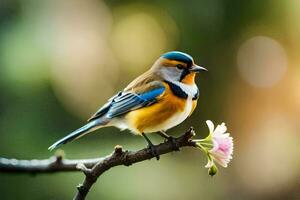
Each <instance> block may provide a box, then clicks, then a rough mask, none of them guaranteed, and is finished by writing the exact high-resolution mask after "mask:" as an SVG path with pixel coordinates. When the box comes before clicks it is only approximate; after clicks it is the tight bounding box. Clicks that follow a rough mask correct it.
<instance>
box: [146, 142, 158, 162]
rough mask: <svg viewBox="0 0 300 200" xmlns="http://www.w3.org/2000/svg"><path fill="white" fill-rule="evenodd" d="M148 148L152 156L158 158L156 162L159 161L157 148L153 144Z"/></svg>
mask: <svg viewBox="0 0 300 200" xmlns="http://www.w3.org/2000/svg"><path fill="white" fill-rule="evenodd" d="M148 148H149V150H150V151H151V154H152V155H153V156H154V157H155V158H156V160H159V158H160V156H159V155H158V153H157V151H156V148H155V146H154V145H153V144H149V145H148Z"/></svg>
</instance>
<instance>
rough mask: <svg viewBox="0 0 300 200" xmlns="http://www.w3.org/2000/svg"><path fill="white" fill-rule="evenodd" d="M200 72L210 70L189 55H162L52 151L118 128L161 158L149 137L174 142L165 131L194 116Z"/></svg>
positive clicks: (174, 53)
mask: <svg viewBox="0 0 300 200" xmlns="http://www.w3.org/2000/svg"><path fill="white" fill-rule="evenodd" d="M200 71H207V70H206V69H205V68H204V67H200V66H198V65H196V64H195V63H194V60H193V58H192V57H191V56H190V55H188V54H186V53H182V52H179V51H171V52H168V53H165V54H163V55H162V56H161V57H160V58H159V59H158V60H157V61H156V62H155V63H154V64H153V66H152V67H151V68H150V69H149V70H148V71H146V72H145V73H144V74H142V75H141V76H139V77H137V78H136V79H135V80H133V81H132V82H131V83H130V84H129V85H128V86H127V87H126V88H125V89H124V90H123V91H120V92H118V93H117V94H116V95H115V96H113V97H112V98H110V99H109V100H108V102H107V103H106V104H105V105H103V106H102V107H101V108H100V109H99V110H98V111H97V112H96V113H95V114H94V115H93V116H92V117H91V118H90V119H89V120H88V123H87V124H86V125H84V126H83V127H81V128H79V129H77V130H75V131H74V132H72V133H70V134H69V135H67V136H66V137H64V138H62V139H60V140H58V141H57V142H55V143H54V144H53V145H51V146H50V147H49V150H52V149H54V148H56V147H58V146H60V145H62V144H66V143H67V142H70V141H73V140H75V139H78V138H80V137H82V136H83V135H85V134H87V133H89V132H92V131H94V130H96V129H99V128H102V127H108V126H115V127H117V128H119V129H121V130H124V129H129V130H130V131H132V132H133V133H134V134H136V135H141V136H143V137H144V138H145V139H146V141H147V143H148V146H149V148H150V150H151V152H152V154H153V155H154V156H156V158H157V159H159V156H158V155H157V153H156V150H155V147H154V145H153V143H152V142H151V141H150V139H149V138H148V137H147V136H146V134H148V133H158V134H159V135H161V136H162V137H164V138H166V139H168V140H171V142H172V141H173V140H174V138H173V137H172V136H169V135H167V134H166V133H165V131H166V130H168V129H170V128H172V127H174V126H176V125H178V124H180V123H182V122H183V121H184V120H185V119H186V118H187V117H189V116H190V115H191V114H192V113H193V111H194V109H195V107H196V105H197V100H198V96H199V90H198V87H197V85H196V84H195V76H196V73H197V72H200ZM173 144H175V143H174V142H173ZM174 148H177V147H176V146H174Z"/></svg>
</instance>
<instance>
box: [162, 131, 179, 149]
mask: <svg viewBox="0 0 300 200" xmlns="http://www.w3.org/2000/svg"><path fill="white" fill-rule="evenodd" d="M157 133H158V135H160V136H161V137H163V138H165V139H167V140H168V141H170V142H171V143H172V147H173V150H175V151H179V150H180V149H179V147H178V145H177V143H176V141H175V138H174V137H172V136H170V135H168V134H167V133H166V132H164V131H159V132H157Z"/></svg>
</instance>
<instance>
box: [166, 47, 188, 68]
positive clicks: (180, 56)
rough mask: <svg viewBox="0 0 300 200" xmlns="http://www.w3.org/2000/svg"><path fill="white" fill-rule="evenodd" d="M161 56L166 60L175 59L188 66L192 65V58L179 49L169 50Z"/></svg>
mask: <svg viewBox="0 0 300 200" xmlns="http://www.w3.org/2000/svg"><path fill="white" fill-rule="evenodd" d="M161 57H162V58H165V59H168V60H176V61H179V62H183V63H186V64H187V65H189V66H192V65H193V63H194V59H193V58H192V56H190V55H189V54H186V53H183V52H180V51H170V52H167V53H165V54H163V55H162V56H161Z"/></svg>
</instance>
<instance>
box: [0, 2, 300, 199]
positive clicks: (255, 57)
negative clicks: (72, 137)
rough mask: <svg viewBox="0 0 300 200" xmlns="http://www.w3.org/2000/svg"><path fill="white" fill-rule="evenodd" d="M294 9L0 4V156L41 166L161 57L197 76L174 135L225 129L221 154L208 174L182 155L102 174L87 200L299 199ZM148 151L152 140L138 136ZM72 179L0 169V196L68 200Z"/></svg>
mask: <svg viewBox="0 0 300 200" xmlns="http://www.w3.org/2000/svg"><path fill="white" fill-rule="evenodd" d="M299 9H300V1H298V0H285V1H283V0H249V1H239V0H193V1H179V0H175V1H174V0H162V1H158V0H155V1H134V0H131V1H120V0H119V1H117V0H111V1H109V0H107V1H102V0H0V91H1V93H0V141H1V143H0V156H2V157H14V158H19V159H32V158H37V159H42V158H48V157H50V156H51V155H52V154H53V152H49V151H48V150H47V148H48V146H49V145H50V144H52V143H53V142H54V141H55V140H57V139H59V138H61V137H62V136H64V135H66V134H67V133H69V132H70V131H72V130H74V129H76V128H78V127H79V126H81V125H83V124H84V123H85V120H86V119H87V118H88V117H89V116H90V115H91V114H93V112H94V111H96V110H97V108H98V107H99V106H101V105H102V104H103V103H104V102H105V101H106V100H107V98H109V97H110V96H111V95H113V94H114V93H116V92H117V91H118V90H120V89H122V88H123V87H125V86H126V84H128V83H129V82H130V81H131V80H132V79H133V78H134V77H136V76H138V75H139V74H141V73H142V72H144V71H145V70H147V69H148V68H149V67H150V66H151V65H152V63H153V62H154V60H155V59H156V58H158V57H159V56H160V55H161V54H162V53H164V52H166V51H170V50H181V51H184V52H187V53H189V54H191V55H192V56H193V57H194V59H195V60H196V62H197V63H198V64H200V65H202V66H205V67H206V68H207V69H209V72H208V73H205V74H204V73H203V74H200V75H199V76H198V80H197V83H198V85H199V86H200V91H201V92H200V100H199V104H198V105H199V106H198V107H197V109H196V111H195V113H194V114H193V115H192V116H191V117H190V118H189V119H188V120H186V121H185V122H184V123H183V124H181V125H180V126H178V127H176V128H173V129H171V130H169V133H170V134H173V135H178V134H180V133H181V132H182V131H184V130H186V129H187V128H188V127H190V126H191V125H193V126H194V127H195V128H196V131H197V134H198V136H197V137H204V136H205V135H206V134H207V132H208V131H207V127H206V124H205V120H206V119H211V120H213V121H214V122H215V123H221V122H223V121H224V122H226V124H227V126H228V129H229V132H230V133H231V134H232V135H233V137H234V141H235V149H234V159H233V161H232V162H231V163H230V165H229V167H228V168H227V169H223V168H221V167H220V168H219V169H220V170H219V173H218V174H217V175H216V176H215V177H213V178H211V177H209V176H208V175H207V170H206V169H205V168H204V165H205V164H206V160H205V158H204V156H203V155H202V154H201V152H200V151H198V150H195V149H184V150H182V151H180V152H176V153H171V154H168V155H165V156H162V157H161V160H160V161H159V162H157V161H156V160H151V161H145V162H142V163H139V164H136V165H133V166H131V167H116V168H114V169H112V170H110V171H108V172H107V173H105V174H104V175H103V176H102V177H101V178H100V179H99V181H98V182H97V183H96V184H95V185H94V187H93V189H92V191H91V192H90V194H89V196H88V199H111V200H114V199H124V200H127V199H128V200H129V199H130V200H132V199H145V200H150V199H166V200H168V199H172V200H173V199H174V200H177V199H178V200H179V199H300V170H299V169H300V147H299V142H300V132H299V131H300V121H299V119H300V118H299V114H300V68H299V64H300V56H299V53H300V12H299ZM151 138H152V139H153V140H154V141H155V142H157V143H158V142H161V139H160V138H159V137H157V136H156V135H153V136H152V137H151ZM116 144H120V145H122V146H123V147H124V148H126V149H130V150H137V149H140V148H142V147H144V146H145V142H144V140H143V139H142V138H140V137H135V136H133V135H132V134H130V133H129V132H128V131H124V132H121V133H120V131H119V130H117V129H115V128H106V129H102V130H99V131H97V132H96V133H94V134H90V135H88V136H86V137H84V138H82V139H81V140H78V141H76V142H73V143H70V144H68V145H66V146H64V147H63V150H64V151H65V154H66V157H67V158H70V159H72V158H92V157H99V156H104V155H106V154H108V153H110V152H111V151H112V149H113V147H114V146H115V145H116ZM82 180H83V174H81V173H59V174H48V175H36V176H30V175H20V174H18V175H14V174H0V193H1V199H71V198H72V197H73V195H74V193H75V190H76V189H75V186H76V185H77V184H78V183H81V182H82Z"/></svg>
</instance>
